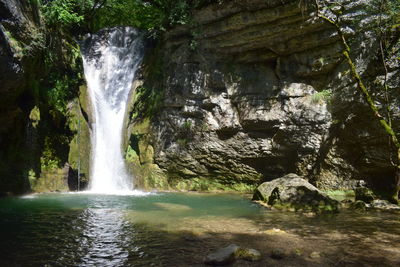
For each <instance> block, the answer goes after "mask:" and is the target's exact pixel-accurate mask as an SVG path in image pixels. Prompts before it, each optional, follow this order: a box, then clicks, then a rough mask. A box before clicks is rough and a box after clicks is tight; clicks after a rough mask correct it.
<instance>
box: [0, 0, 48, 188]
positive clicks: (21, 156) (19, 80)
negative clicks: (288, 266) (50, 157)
mask: <svg viewBox="0 0 400 267" xmlns="http://www.w3.org/2000/svg"><path fill="white" fill-rule="evenodd" d="M37 11H38V10H37V8H36V7H35V6H34V5H32V4H31V3H30V2H29V1H18V0H8V1H7V0H1V1H0V84H1V85H0V94H1V100H0V147H1V149H0V194H2V193H3V192H7V191H14V192H23V191H26V190H27V189H28V188H29V183H28V180H27V175H25V177H24V175H23V171H22V169H24V167H25V165H27V162H29V160H28V158H29V153H30V151H29V150H28V149H27V146H26V142H27V141H26V140H27V135H28V132H27V131H28V124H29V122H28V121H29V113H30V111H31V109H32V108H33V106H34V100H33V96H32V94H30V93H28V90H27V86H28V85H29V83H30V81H31V80H32V75H31V73H29V72H30V70H32V68H34V67H36V68H37V69H36V71H38V72H40V69H43V68H41V66H40V65H37V64H35V61H37V60H38V58H40V56H41V55H40V54H41V51H40V49H37V47H36V46H40V42H41V38H42V37H43V36H42V35H41V32H40V30H39V27H40V23H41V22H40V19H39V15H38V13H37ZM30 85H31V86H34V84H32V83H31V84H30ZM32 91H33V90H32ZM28 164H29V163H28Z"/></svg>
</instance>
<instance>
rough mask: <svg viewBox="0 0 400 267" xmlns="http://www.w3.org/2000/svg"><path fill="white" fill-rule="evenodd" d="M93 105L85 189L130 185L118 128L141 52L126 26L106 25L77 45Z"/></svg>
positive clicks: (114, 189)
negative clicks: (103, 28)
mask: <svg viewBox="0 0 400 267" xmlns="http://www.w3.org/2000/svg"><path fill="white" fill-rule="evenodd" d="M81 50H82V55H83V65H84V70H85V77H86V81H87V85H88V90H89V96H90V99H91V103H92V106H93V119H94V123H93V125H92V133H91V143H92V153H91V155H92V159H91V168H90V169H91V175H90V177H91V179H90V184H89V189H90V191H92V192H96V193H115V192H121V191H128V190H132V189H133V179H132V177H130V176H129V175H128V174H127V170H126V166H125V161H124V159H123V156H122V130H123V124H124V116H125V114H126V103H127V101H128V96H129V93H130V90H131V87H132V81H133V79H134V77H135V73H136V70H137V68H138V65H139V63H140V62H141V59H142V56H143V42H142V38H141V33H140V32H139V31H138V30H136V29H133V28H130V27H116V28H111V29H106V30H103V31H101V32H99V33H98V34H95V35H92V36H90V37H88V38H87V39H86V40H85V41H84V42H83V44H82V45H81Z"/></svg>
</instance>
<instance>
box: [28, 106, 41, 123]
mask: <svg viewBox="0 0 400 267" xmlns="http://www.w3.org/2000/svg"><path fill="white" fill-rule="evenodd" d="M29 119H30V120H31V124H32V126H33V127H34V128H37V126H38V124H39V122H40V109H39V107H38V106H35V107H34V108H33V109H32V110H31V112H30V114H29Z"/></svg>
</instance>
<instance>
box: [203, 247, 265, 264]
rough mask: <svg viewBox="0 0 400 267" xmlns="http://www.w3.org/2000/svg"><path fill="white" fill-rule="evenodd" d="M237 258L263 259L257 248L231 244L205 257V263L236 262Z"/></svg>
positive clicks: (248, 259)
mask: <svg viewBox="0 0 400 267" xmlns="http://www.w3.org/2000/svg"><path fill="white" fill-rule="evenodd" d="M236 259H242V260H247V261H258V260H260V259H261V253H260V252H259V251H258V250H256V249H252V248H242V247H239V246H237V245H235V244H231V245H229V246H227V247H225V248H221V249H219V250H217V251H216V252H214V253H211V254H209V255H207V257H206V258H205V259H204V263H205V264H208V265H227V264H230V263H232V262H234V261H235V260H236Z"/></svg>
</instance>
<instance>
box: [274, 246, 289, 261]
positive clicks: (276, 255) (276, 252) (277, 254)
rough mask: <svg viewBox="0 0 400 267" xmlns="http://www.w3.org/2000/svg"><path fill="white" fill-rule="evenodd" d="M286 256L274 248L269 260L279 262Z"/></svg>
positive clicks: (283, 252)
mask: <svg viewBox="0 0 400 267" xmlns="http://www.w3.org/2000/svg"><path fill="white" fill-rule="evenodd" d="M285 256H286V253H285V251H283V250H282V249H280V248H275V249H273V250H272V251H271V258H273V259H275V260H281V259H283V258H284V257H285Z"/></svg>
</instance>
